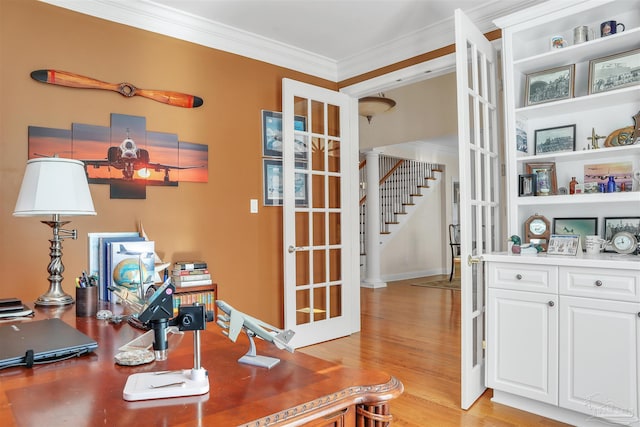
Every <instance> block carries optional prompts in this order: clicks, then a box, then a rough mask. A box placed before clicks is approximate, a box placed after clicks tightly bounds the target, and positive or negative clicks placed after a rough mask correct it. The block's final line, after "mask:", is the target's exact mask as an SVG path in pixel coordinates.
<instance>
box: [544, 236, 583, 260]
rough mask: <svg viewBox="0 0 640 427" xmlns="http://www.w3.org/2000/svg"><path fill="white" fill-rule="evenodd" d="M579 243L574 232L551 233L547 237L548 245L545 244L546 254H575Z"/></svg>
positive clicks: (578, 238) (578, 237)
mask: <svg viewBox="0 0 640 427" xmlns="http://www.w3.org/2000/svg"><path fill="white" fill-rule="evenodd" d="M579 245H580V236H577V235H575V234H573V235H572V234H552V235H551V238H550V239H549V246H547V254H549V255H569V256H576V254H577V253H578V246H579Z"/></svg>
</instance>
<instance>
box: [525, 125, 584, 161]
mask: <svg viewBox="0 0 640 427" xmlns="http://www.w3.org/2000/svg"><path fill="white" fill-rule="evenodd" d="M533 145H534V154H536V155H538V154H546V153H562V152H566V151H575V149H576V125H575V124H573V125H565V126H557V127H553V128H546V129H538V130H536V131H535V132H534V144H533Z"/></svg>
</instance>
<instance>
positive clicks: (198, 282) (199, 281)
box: [173, 279, 213, 288]
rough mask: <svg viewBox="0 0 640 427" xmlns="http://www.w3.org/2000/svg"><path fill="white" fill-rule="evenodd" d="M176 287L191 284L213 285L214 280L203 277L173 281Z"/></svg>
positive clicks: (186, 286)
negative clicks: (188, 280) (201, 278)
mask: <svg viewBox="0 0 640 427" xmlns="http://www.w3.org/2000/svg"><path fill="white" fill-rule="evenodd" d="M173 284H174V285H175V287H176V288H188V287H190V286H207V285H212V284H213V281H212V280H211V279H203V280H192V281H190V282H175V281H174V282H173Z"/></svg>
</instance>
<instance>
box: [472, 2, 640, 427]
mask: <svg viewBox="0 0 640 427" xmlns="http://www.w3.org/2000/svg"><path fill="white" fill-rule="evenodd" d="M606 20H616V21H618V22H623V23H624V24H625V26H626V30H625V31H623V32H620V33H618V34H615V35H611V36H607V37H600V35H599V26H600V23H601V22H603V21H606ZM495 22H496V25H497V26H498V27H499V28H501V29H502V37H503V40H502V45H503V49H502V58H503V77H504V93H505V98H504V99H505V146H506V148H505V157H506V179H505V181H506V190H507V191H506V205H507V235H508V236H509V235H511V234H517V235H520V236H524V222H525V221H526V219H527V218H528V217H529V216H531V215H534V214H540V215H544V216H545V217H547V218H548V219H549V220H550V222H551V223H552V224H553V219H554V218H569V217H597V218H598V223H599V226H600V229H599V230H598V234H601V235H604V230H603V229H602V227H603V222H604V218H607V217H627V216H628V217H638V216H640V191H625V192H620V191H619V192H616V193H591V194H579V195H568V194H567V195H564V194H554V195H549V196H537V197H520V196H519V194H518V190H519V188H518V187H519V179H518V177H519V175H521V174H525V173H526V164H527V163H544V162H553V163H555V168H556V175H557V186H558V187H566V188H568V187H569V182H570V180H571V177H574V176H575V177H577V179H578V181H579V182H583V176H584V169H585V165H590V164H602V163H614V162H631V163H632V167H633V169H634V170H638V169H640V143H637V144H635V145H627V146H619V147H604V146H603V143H604V140H600V141H599V142H598V145H599V147H600V148H598V149H591V148H590V149H587V147H588V146H590V145H591V142H590V141H589V140H588V139H587V138H588V137H590V136H591V134H592V129H595V132H596V133H597V134H599V135H609V134H610V133H611V132H613V131H614V130H616V129H620V128H623V127H627V126H631V125H633V119H632V116H634V115H635V114H636V113H638V111H640V85H635V86H627V87H622V88H619V89H614V90H610V91H607V92H600V93H595V94H590V93H589V90H588V81H589V68H590V67H589V63H590V61H591V60H593V59H598V58H603V57H606V56H609V55H614V54H618V53H623V52H627V51H631V50H634V49H639V48H640V6H639V4H638V2H637V1H630V0H586V1H577V0H564V1H550V2H546V3H544V4H540V5H536V6H534V7H532V8H529V9H527V10H523V11H520V12H518V13H515V14H513V15H509V16H506V17H503V18H500V19H498V20H496V21H495ZM579 25H588V26H589V27H590V28H592V29H593V30H594V31H595V33H596V38H595V39H592V40H590V41H588V42H585V43H581V44H576V45H574V44H573V43H572V41H573V28H574V27H577V26H579ZM554 35H561V36H563V37H564V38H565V40H567V41H568V42H569V44H568V46H566V47H564V48H562V49H551V48H550V38H551V36H554ZM572 64H573V65H574V66H575V76H574V96H573V97H572V98H570V99H564V100H560V101H554V102H548V103H542V104H536V105H529V106H527V105H525V104H526V103H525V84H526V79H527V75H528V74H531V73H536V72H538V71H544V70H549V69H553V68H556V67H562V66H566V65H572ZM574 124H575V126H576V147H575V151H571V152H561V153H547V154H538V155H536V154H535V152H534V137H535V131H536V130H540V129H547V128H553V127H558V126H565V125H574ZM518 130H521V131H524V133H525V134H526V136H527V140H528V151H527V152H521V151H519V150H518V149H517V143H516V134H517V132H518ZM627 190H628V188H627ZM639 190H640V189H639ZM552 231H553V230H552ZM483 259H484V261H485V263H486V266H485V267H486V268H485V281H486V292H487V295H486V296H487V313H486V370H485V378H486V385H487V387H490V388H492V389H493V393H494V394H493V400H494V401H495V402H499V403H503V404H506V405H510V406H513V407H517V408H520V409H523V410H527V411H530V412H535V413H538V414H541V415H544V416H547V417H549V418H554V419H557V420H560V421H564V422H567V423H569V424H573V425H590V426H591V425H611V424H612V423H614V424H624V425H634V426H638V425H640V422H639V418H638V412H639V410H640V396H639V389H640V370H639V368H640V256H637V255H619V254H615V253H602V254H600V255H586V254H583V253H579V254H578V255H577V256H575V257H572V256H549V255H546V254H538V255H513V254H511V253H492V254H485V255H483Z"/></svg>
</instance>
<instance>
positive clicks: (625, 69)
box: [589, 49, 640, 94]
mask: <svg viewBox="0 0 640 427" xmlns="http://www.w3.org/2000/svg"><path fill="white" fill-rule="evenodd" d="M638 67H640V49H635V50H630V51H628V52H623V53H618V54H615V55H609V56H605V57H603V58H598V59H592V60H591V61H589V94H594V93H600V92H607V91H609V90H615V89H620V88H623V87H627V86H634V85H637V84H640V73H638Z"/></svg>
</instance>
